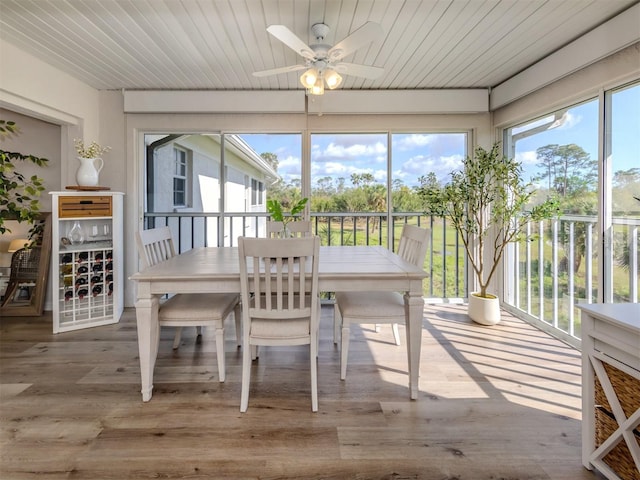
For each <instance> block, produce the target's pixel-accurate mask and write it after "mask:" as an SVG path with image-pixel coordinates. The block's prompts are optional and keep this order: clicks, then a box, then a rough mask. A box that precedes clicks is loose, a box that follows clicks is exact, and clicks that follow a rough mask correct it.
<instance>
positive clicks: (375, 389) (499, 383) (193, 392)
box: [0, 305, 601, 480]
mask: <svg viewBox="0 0 640 480" xmlns="http://www.w3.org/2000/svg"><path fill="white" fill-rule="evenodd" d="M464 312H465V307H463V306H426V307H425V320H424V329H423V336H422V359H421V377H420V396H419V399H418V400H417V401H411V400H409V393H408V389H407V374H406V370H407V367H406V356H405V355H406V350H405V346H404V342H403V346H401V347H397V346H395V345H394V344H393V343H392V340H393V336H392V333H391V329H390V327H388V326H383V327H382V331H381V332H380V333H375V332H374V331H373V329H372V328H368V327H367V326H364V327H363V328H360V327H353V328H352V338H351V351H350V358H349V366H348V370H347V379H346V381H344V382H342V381H340V378H339V377H340V375H339V350H338V349H337V348H335V347H334V345H333V341H332V338H331V335H332V333H331V332H332V331H331V321H332V314H333V310H332V307H331V306H330V305H329V306H325V307H323V318H322V332H321V343H320V356H319V411H318V412H317V413H315V414H313V413H312V412H311V403H310V396H309V391H310V389H309V374H308V353H307V352H308V350H307V349H304V348H302V347H300V348H296V347H294V348H291V347H289V348H286V349H285V348H284V347H283V348H271V349H262V350H261V355H260V358H259V360H258V361H257V362H256V363H255V366H254V371H253V378H252V388H251V394H250V397H249V410H248V412H247V413H245V414H241V413H240V411H239V403H240V375H241V353H240V351H239V350H236V349H235V348H234V331H233V330H234V329H233V326H232V323H233V322H230V323H229V329H228V331H227V335H226V337H227V355H226V361H227V380H226V382H225V383H224V384H220V383H219V382H218V375H217V367H216V356H215V342H214V337H213V333H212V332H211V331H209V332H205V335H204V338H203V341H202V343H201V344H199V345H196V343H195V329H187V330H186V331H184V333H183V339H182V345H181V347H180V349H179V350H178V351H177V352H173V351H172V349H171V342H172V338H173V332H172V331H171V330H170V329H166V330H163V335H162V341H161V345H160V353H159V356H158V362H157V365H156V370H155V380H154V384H155V389H154V396H153V398H152V400H151V401H150V402H149V403H143V402H142V397H141V395H140V373H139V366H138V350H137V342H136V323H135V312H134V311H133V310H127V311H126V312H125V315H124V316H123V318H122V320H121V321H120V323H119V324H117V325H114V326H107V327H98V328H93V329H88V330H82V331H78V332H69V333H62V334H58V335H53V334H52V333H51V331H52V329H51V318H50V316H49V317H46V316H45V317H43V318H2V319H1V320H0V335H1V337H0V369H1V370H0V386H1V390H0V400H1V406H0V425H1V430H0V431H1V437H0V451H1V457H0V461H1V465H0V478H1V479H3V480H14V479H47V480H56V479H91V480H97V479H128V478H136V479H137V478H140V479H146V478H189V479H194V478H197V479H210V478H211V479H225V478H245V479H258V478H260V479H281V478H305V479H307V478H313V479H350V478H352V479H394V480H400V479H433V480H445V479H449V480H454V479H457V480H485V479H486V480H498V479H512V480H516V479H518V480H534V479H535V480H542V479H553V480H579V479H596V478H601V477H599V476H597V475H595V474H594V473H592V472H589V471H587V470H585V469H584V468H583V467H582V466H581V463H580V443H581V441H580V418H581V412H580V353H579V352H578V351H576V350H574V349H572V348H571V347H568V346H566V345H565V344H563V343H561V342H559V341H557V340H554V339H552V338H551V337H549V336H548V335H546V334H545V333H542V332H540V331H538V330H536V329H535V328H533V327H531V326H529V325H527V324H525V323H523V322H521V321H519V320H516V319H514V318H512V317H510V316H508V315H505V318H504V320H503V322H502V323H501V324H499V325H497V326H495V327H483V326H480V325H476V324H473V323H471V322H470V320H469V319H468V317H467V316H466V315H465V313H464ZM401 329H402V327H401ZM403 332H404V330H403V329H402V333H403Z"/></svg>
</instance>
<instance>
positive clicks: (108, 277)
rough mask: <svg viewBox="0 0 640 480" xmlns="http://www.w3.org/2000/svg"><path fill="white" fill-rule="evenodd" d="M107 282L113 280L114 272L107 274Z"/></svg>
mask: <svg viewBox="0 0 640 480" xmlns="http://www.w3.org/2000/svg"><path fill="white" fill-rule="evenodd" d="M104 280H105V281H106V282H113V274H112V273H107V276H106V277H105V279H104Z"/></svg>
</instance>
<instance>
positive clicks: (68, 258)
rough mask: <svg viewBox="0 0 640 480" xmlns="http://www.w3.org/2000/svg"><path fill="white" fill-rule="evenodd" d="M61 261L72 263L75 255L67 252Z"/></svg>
mask: <svg viewBox="0 0 640 480" xmlns="http://www.w3.org/2000/svg"><path fill="white" fill-rule="evenodd" d="M60 261H61V262H62V263H71V262H72V261H73V257H72V256H71V254H70V253H65V254H64V255H63V256H62V259H61V260H60Z"/></svg>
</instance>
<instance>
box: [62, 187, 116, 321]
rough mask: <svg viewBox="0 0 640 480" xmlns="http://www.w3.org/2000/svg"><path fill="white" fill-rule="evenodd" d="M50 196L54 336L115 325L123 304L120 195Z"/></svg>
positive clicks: (92, 193)
mask: <svg viewBox="0 0 640 480" xmlns="http://www.w3.org/2000/svg"><path fill="white" fill-rule="evenodd" d="M51 195H52V207H53V208H52V210H53V226H52V227H53V228H52V237H53V248H52V256H51V258H52V259H51V268H52V272H53V274H52V280H53V287H52V292H53V333H61V332H66V331H71V330H77V329H80V328H89V327H96V326H99V325H108V324H111V323H117V322H118V321H119V320H120V316H121V315H122V310H123V305H124V300H123V285H124V283H123V282H124V277H123V270H124V267H123V256H124V255H123V250H122V244H123V219H122V212H123V197H124V195H123V194H122V193H119V192H104V191H99V192H51Z"/></svg>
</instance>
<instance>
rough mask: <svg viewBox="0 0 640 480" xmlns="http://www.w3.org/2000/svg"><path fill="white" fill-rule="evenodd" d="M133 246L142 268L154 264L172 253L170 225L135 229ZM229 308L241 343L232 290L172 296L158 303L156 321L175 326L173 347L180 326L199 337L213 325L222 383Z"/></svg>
mask: <svg viewBox="0 0 640 480" xmlns="http://www.w3.org/2000/svg"><path fill="white" fill-rule="evenodd" d="M136 245H137V247H138V253H139V255H140V258H141V259H142V264H143V268H147V267H150V266H152V265H155V264H157V263H159V262H162V261H164V260H167V259H169V258H171V257H173V256H174V255H175V248H174V246H173V239H172V237H171V229H170V228H169V227H160V228H153V229H150V230H142V231H139V232H136ZM168 293H170V292H168ZM231 311H233V312H234V316H235V323H236V341H237V342H238V345H240V343H241V338H242V336H241V333H240V325H241V313H240V297H239V295H237V294H235V293H181V294H176V295H173V296H172V297H171V298H169V299H168V300H166V301H165V302H163V303H161V304H160V308H159V310H158V323H159V324H160V326H161V327H177V328H176V334H175V338H174V340H173V349H174V350H175V349H177V348H178V347H179V346H180V337H181V332H182V327H196V328H197V329H198V336H200V335H201V333H202V327H214V328H215V332H216V350H217V358H218V375H219V377H220V381H221V382H224V380H225V358H224V320H225V319H226V318H227V317H228V316H229V314H230V313H231Z"/></svg>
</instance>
